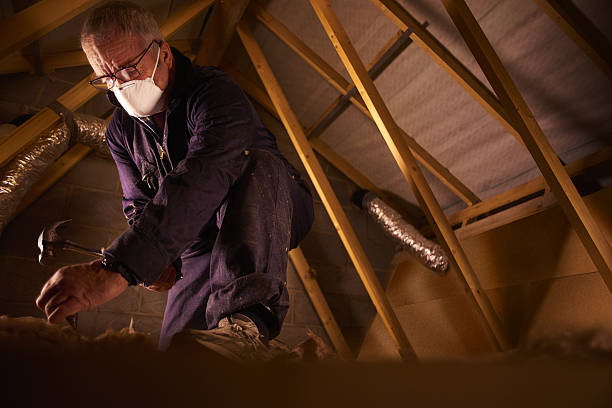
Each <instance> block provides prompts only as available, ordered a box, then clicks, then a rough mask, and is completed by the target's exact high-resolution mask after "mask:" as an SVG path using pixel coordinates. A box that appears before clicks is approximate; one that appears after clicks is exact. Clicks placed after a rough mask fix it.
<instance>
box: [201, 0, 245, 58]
mask: <svg viewBox="0 0 612 408" xmlns="http://www.w3.org/2000/svg"><path fill="white" fill-rule="evenodd" d="M249 1H250V0H233V1H218V2H217V4H215V7H214V8H213V10H212V13H211V15H210V17H209V19H208V21H207V22H206V27H205V28H204V31H203V32H202V35H201V38H202V40H203V41H202V43H201V46H200V49H199V51H198V53H197V57H196V63H197V64H199V65H202V66H205V65H217V64H218V63H219V62H220V61H221V58H223V54H225V50H226V49H227V47H228V45H229V43H230V41H231V39H232V37H233V36H234V32H235V31H236V24H238V21H240V19H241V18H242V15H243V14H244V12H245V10H246V8H247V6H248V4H249Z"/></svg>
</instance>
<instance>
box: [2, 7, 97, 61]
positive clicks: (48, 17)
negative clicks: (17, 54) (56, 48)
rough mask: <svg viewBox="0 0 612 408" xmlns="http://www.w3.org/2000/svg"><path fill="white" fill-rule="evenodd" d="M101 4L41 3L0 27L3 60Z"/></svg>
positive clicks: (14, 15)
mask: <svg viewBox="0 0 612 408" xmlns="http://www.w3.org/2000/svg"><path fill="white" fill-rule="evenodd" d="M99 2H100V0H40V1H38V2H36V3H34V4H33V5H31V6H30V7H27V8H26V9H24V10H22V11H20V12H18V13H15V14H13V15H12V16H10V17H7V18H6V19H4V20H3V21H2V22H1V24H0V38H2V43H1V45H0V59H2V58H4V57H6V56H7V55H9V54H10V53H12V52H14V51H17V50H19V49H21V48H23V47H25V46H26V45H28V44H30V43H32V42H33V41H36V40H38V39H39V38H41V37H42V36H44V35H45V34H47V33H48V32H50V31H52V30H54V29H55V28H57V27H59V26H60V25H62V24H64V23H65V22H67V21H68V20H70V19H72V18H73V17H75V16H77V15H79V14H81V13H82V12H83V11H85V10H87V9H88V8H90V7H91V6H93V5H95V4H96V3H99Z"/></svg>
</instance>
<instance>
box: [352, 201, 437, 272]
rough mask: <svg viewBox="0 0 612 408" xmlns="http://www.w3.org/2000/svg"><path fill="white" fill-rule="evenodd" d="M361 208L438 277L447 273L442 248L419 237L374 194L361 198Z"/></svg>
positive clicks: (416, 231)
mask: <svg viewBox="0 0 612 408" xmlns="http://www.w3.org/2000/svg"><path fill="white" fill-rule="evenodd" d="M361 206H362V208H363V209H365V210H366V211H367V212H368V213H369V214H370V215H371V216H372V217H373V218H374V219H375V220H376V222H378V224H380V225H381V226H382V228H383V229H384V230H385V232H386V233H387V234H388V235H389V236H390V237H391V238H393V239H394V240H395V241H397V242H398V243H400V244H401V245H402V247H404V248H406V249H407V250H408V251H409V252H411V253H412V254H413V255H415V256H416V258H417V259H418V260H419V262H421V263H422V264H423V265H425V266H426V267H428V268H429V269H431V270H433V271H434V272H436V273H438V274H439V275H444V274H445V273H446V272H447V271H448V266H449V262H448V258H447V256H446V253H445V252H444V250H443V249H442V247H440V245H438V244H436V243H435V242H432V241H430V240H428V239H427V238H425V237H424V236H423V235H421V233H420V232H419V231H418V230H417V229H416V228H415V227H413V226H412V225H410V224H409V223H408V222H406V220H404V219H403V218H402V216H401V215H400V214H398V213H397V211H395V210H394V209H393V208H391V207H390V206H389V205H388V204H387V203H385V202H384V201H383V200H381V199H380V198H379V197H378V196H377V195H376V194H374V193H372V192H367V193H366V194H365V195H364V196H363V199H362V201H361Z"/></svg>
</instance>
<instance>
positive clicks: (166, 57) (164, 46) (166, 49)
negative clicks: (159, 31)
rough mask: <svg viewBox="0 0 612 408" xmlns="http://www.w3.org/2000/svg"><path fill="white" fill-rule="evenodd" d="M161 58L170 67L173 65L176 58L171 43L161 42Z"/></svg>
mask: <svg viewBox="0 0 612 408" xmlns="http://www.w3.org/2000/svg"><path fill="white" fill-rule="evenodd" d="M159 58H160V60H161V61H162V62H163V63H164V64H166V66H167V67H168V69H171V68H172V67H173V64H174V58H173V56H172V50H171V49H170V44H168V43H167V42H166V41H162V43H161V47H160V56H159Z"/></svg>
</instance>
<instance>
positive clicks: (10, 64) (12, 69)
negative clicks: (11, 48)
mask: <svg viewBox="0 0 612 408" xmlns="http://www.w3.org/2000/svg"><path fill="white" fill-rule="evenodd" d="M33 69H34V68H33V67H32V63H31V62H30V61H28V59H27V58H26V57H24V56H23V55H7V56H6V57H4V58H2V59H0V74H1V75H4V74H14V73H17V72H30V71H33Z"/></svg>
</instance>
